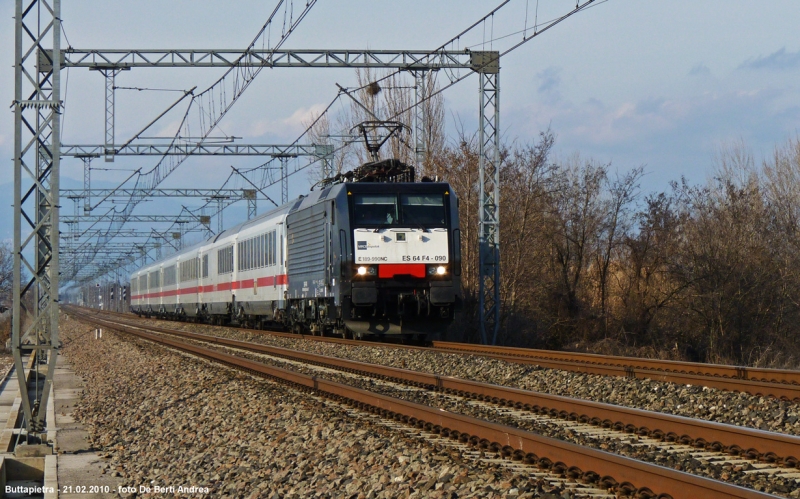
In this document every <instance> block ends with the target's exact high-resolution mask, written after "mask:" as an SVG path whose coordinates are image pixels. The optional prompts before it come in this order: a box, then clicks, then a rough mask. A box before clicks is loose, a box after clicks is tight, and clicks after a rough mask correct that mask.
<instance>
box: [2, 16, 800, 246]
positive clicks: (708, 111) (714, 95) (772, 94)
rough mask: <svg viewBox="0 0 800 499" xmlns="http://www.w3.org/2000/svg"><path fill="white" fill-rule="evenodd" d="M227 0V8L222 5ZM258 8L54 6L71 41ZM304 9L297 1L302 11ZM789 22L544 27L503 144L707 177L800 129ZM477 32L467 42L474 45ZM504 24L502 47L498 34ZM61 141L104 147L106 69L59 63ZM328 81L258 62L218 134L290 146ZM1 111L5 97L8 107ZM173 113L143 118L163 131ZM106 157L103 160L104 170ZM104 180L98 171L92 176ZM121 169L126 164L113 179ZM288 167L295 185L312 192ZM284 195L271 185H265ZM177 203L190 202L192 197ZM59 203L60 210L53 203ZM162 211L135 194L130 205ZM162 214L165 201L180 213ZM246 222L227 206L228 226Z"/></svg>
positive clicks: (175, 84)
mask: <svg viewBox="0 0 800 499" xmlns="http://www.w3.org/2000/svg"><path fill="white" fill-rule="evenodd" d="M497 3H499V1H498V2H492V3H489V2H477V1H413V0H412V1H405V2H374V1H373V2H367V1H349V2H331V1H327V0H320V1H319V2H318V4H317V5H316V6H315V7H314V8H313V10H312V11H311V13H310V14H309V16H308V17H307V18H306V19H305V20H304V21H303V23H302V24H301V26H300V28H299V29H298V31H297V32H296V33H294V34H293V35H292V37H291V38H290V40H289V42H287V44H286V45H285V47H287V48H367V47H368V48H372V49H433V48H435V47H437V46H438V45H439V44H441V43H442V42H444V41H446V40H447V39H449V38H450V37H452V36H453V35H455V34H456V33H458V32H459V31H460V30H461V29H463V28H465V27H466V26H468V25H469V24H471V23H472V22H474V21H475V20H477V19H478V18H480V17H481V16H482V15H483V14H485V13H486V12H488V11H489V10H490V9H491V8H492V7H493V6H494V5H495V4H497ZM13 4H14V2H11V1H8V2H2V5H0V19H3V20H4V21H2V23H3V24H0V26H4V28H0V46H2V47H6V50H4V51H2V52H0V68H2V70H0V94H2V95H4V96H6V102H8V103H10V102H11V99H12V98H13V74H14V73H13V67H12V66H13V50H12V47H13V20H12V16H13V7H14V5H13ZM232 4H233V5H235V6H236V8H235V9H233V8H231V5H232ZM570 5H573V6H574V3H572V2H569V1H563V0H550V1H547V0H540V1H539V2H538V9H537V2H535V0H528V1H519V0H518V1H512V2H510V4H509V5H507V6H506V7H504V9H503V11H501V13H500V14H498V15H497V16H496V17H495V19H494V22H493V23H492V24H487V26H486V31H485V33H486V38H491V35H492V34H493V35H494V36H495V37H497V36H500V35H503V34H506V33H513V32H516V31H518V30H521V29H523V28H524V27H525V16H526V13H527V17H528V24H527V26H528V27H530V25H531V24H532V22H533V18H534V15H538V17H539V19H540V20H541V19H547V18H548V17H551V16H553V15H555V14H556V13H563V12H565V11H567V10H569V8H570ZM273 6H274V4H273V3H270V2H255V1H239V2H235V3H231V2H220V1H191V2H190V1H186V0H160V1H158V2H156V1H151V0H141V1H138V2H99V1H89V0H81V1H76V0H63V1H62V17H63V19H64V28H65V32H66V37H67V38H68V40H69V43H70V44H71V45H73V46H74V47H78V48H244V47H246V46H247V44H248V43H249V42H250V40H251V39H252V37H253V36H254V35H255V33H256V32H257V31H258V29H259V28H260V26H261V24H262V23H263V22H264V20H265V19H266V16H267V14H268V12H269V11H270V10H271V9H272V8H273ZM299 8H300V7H299V6H295V9H296V10H299ZM798 21H800V14H798V10H797V3H796V2H790V1H788V0H786V1H770V2H757V1H755V0H747V1H745V0H727V1H722V0H706V1H703V2H697V1H688V0H673V1H670V2H653V1H642V0H608V1H607V2H604V3H602V4H599V5H598V6H596V7H593V8H591V9H589V10H588V11H586V12H584V13H581V14H579V15H578V16H576V17H574V18H571V19H569V20H567V21H566V22H564V23H563V24H561V25H559V26H557V27H555V28H553V29H552V30H551V31H549V32H546V33H544V34H542V35H541V36H539V37H537V38H535V39H534V40H533V41H531V42H529V43H528V44H526V45H524V46H522V47H521V48H519V49H517V50H516V51H515V52H513V53H511V54H510V55H508V56H506V57H504V59H503V60H502V61H501V66H502V71H501V76H500V83H501V98H500V102H501V118H500V119H501V129H502V132H503V137H504V138H505V139H506V140H509V141H517V142H520V143H525V142H528V141H531V140H533V139H534V138H535V137H536V135H537V134H538V133H539V131H540V130H542V129H545V128H547V127H548V126H550V127H551V128H552V129H553V131H554V132H555V133H556V135H557V137H558V140H557V144H556V153H557V155H559V156H568V155H570V154H572V153H574V152H579V153H580V154H581V156H582V157H584V158H593V159H595V160H597V161H600V162H610V163H611V164H612V166H613V167H616V168H618V169H620V170H623V171H624V170H627V169H630V168H633V167H637V166H640V165H644V166H645V171H646V172H647V176H646V177H645V179H644V180H643V185H642V187H643V189H644V190H645V191H654V190H660V189H666V188H667V185H668V182H669V181H670V180H676V179H679V178H680V177H681V176H686V177H687V178H688V179H689V180H690V181H691V182H695V183H698V182H704V181H705V179H706V178H707V177H708V176H709V175H710V174H711V172H712V169H713V163H714V155H715V151H716V150H717V149H718V148H720V147H724V145H725V144H727V143H731V142H735V141H739V140H743V141H744V143H745V144H746V145H747V146H748V147H750V148H751V150H752V151H753V153H754V155H755V156H756V158H761V157H768V156H769V155H770V154H771V151H772V149H773V148H774V147H775V146H776V145H780V144H782V143H784V142H785V141H786V140H787V139H788V138H792V137H795V136H796V135H797V131H798V128H800V37H798V35H797V28H796V26H797V24H798ZM483 33H484V32H483V31H481V32H480V33H479V34H478V35H476V36H472V37H471V38H468V39H465V40H463V44H462V45H461V46H462V47H464V46H468V45H471V44H473V43H479V42H482V41H483V36H484V35H483ZM518 38H519V36H517V37H516V38H514V37H513V36H512V37H510V38H508V39H506V40H504V41H501V42H497V43H498V44H499V45H501V46H507V45H508V44H509V43H511V41H513V40H516V39H518ZM220 74H221V71H219V70H201V69H192V70H133V71H130V72H125V73H123V74H122V75H121V76H120V77H119V78H118V80H117V85H120V86H139V87H159V88H176V89H187V88H191V87H193V86H195V85H197V86H198V88H199V89H203V88H205V87H206V86H208V85H209V84H210V83H211V82H213V81H214V80H215V79H216V78H217V77H219V75H220ZM64 76H65V84H64V87H65V90H66V114H65V121H64V134H63V137H62V141H63V142H65V143H98V144H99V143H102V141H103V79H102V77H101V76H100V75H98V74H97V73H95V72H89V71H83V70H70V73H69V76H68V82H67V75H66V74H65V75H64ZM336 83H340V84H342V85H344V86H354V85H355V76H354V74H353V72H351V71H347V70H307V69H302V70H265V71H262V73H261V74H260V75H259V76H258V78H257V79H256V81H255V82H254V83H253V85H252V86H251V87H250V88H249V89H248V90H247V92H246V93H245V95H244V96H243V98H242V99H241V100H240V102H238V103H237V105H236V106H235V107H234V108H233V110H232V111H231V112H230V113H229V115H228V116H227V117H226V118H225V120H224V121H223V123H222V129H223V130H224V132H225V133H227V134H231V135H235V136H238V137H244V139H243V141H246V142H259V143H285V142H290V141H292V140H294V139H295V137H296V136H297V135H298V133H299V132H300V131H302V129H303V124H302V123H303V120H304V119H305V118H307V116H308V115H309V112H310V111H311V110H318V109H321V108H322V107H324V106H326V105H327V104H328V102H330V100H331V99H332V98H333V97H334V96H335V95H336V85H335V84H336ZM477 85H478V83H477V79H476V78H475V77H470V78H468V79H467V80H465V81H464V82H462V83H460V84H459V85H457V86H456V87H453V88H452V89H450V90H448V91H447V92H446V93H445V105H446V110H447V115H448V120H449V124H448V127H449V129H450V130H452V129H454V126H453V122H454V120H455V119H458V120H461V121H462V122H463V123H464V124H465V125H466V126H467V127H472V128H474V127H475V126H476V124H477V112H478V105H477V99H478V92H477ZM175 97H176V94H174V93H153V92H132V91H128V92H123V91H119V92H118V94H117V136H118V137H122V138H125V139H127V137H129V136H130V135H131V134H133V133H135V132H136V131H138V130H139V128H141V127H142V126H143V125H144V124H145V123H147V122H148V121H149V120H150V119H152V118H153V117H155V116H156V115H157V114H158V113H159V112H161V110H163V109H164V108H165V107H166V105H168V103H170V102H171V101H172V100H174V99H175ZM7 109H8V108H7ZM177 119H178V115H177V114H171V115H168V116H167V117H166V119H165V120H164V122H163V123H162V124H159V125H158V126H157V127H156V129H155V130H154V132H155V133H159V132H160V133H164V132H166V131H168V130H169V129H170V126H171V125H172V126H174V123H175V121H176V120H177ZM12 127H13V115H12V113H11V112H10V110H9V112H8V113H7V114H6V117H5V118H4V119H2V120H0V155H2V157H4V158H7V162H6V167H5V168H3V169H2V170H1V171H2V174H0V189H6V190H7V189H8V187H10V185H11V180H12V172H13V170H12V162H11V161H10V159H11V158H12V156H13V128H12ZM154 163H155V158H150V159H137V160H127V161H123V160H118V161H117V162H116V163H114V166H115V167H116V168H121V169H125V168H138V167H144V168H145V169H148V167H150V166H152V165H153V164H154ZM259 163H260V161H259V160H258V159H236V158H229V159H225V160H222V159H221V158H206V159H203V158H192V159H190V160H189V161H187V162H186V163H185V164H184V165H182V166H181V167H180V168H179V169H178V171H176V172H175V173H174V174H173V175H172V176H171V177H169V178H168V179H167V181H166V182H165V183H164V184H163V186H165V187H167V186H169V187H176V186H195V187H217V186H218V185H219V183H220V182H221V181H222V180H224V178H225V177H227V175H228V173H229V172H230V168H229V165H235V166H237V167H247V166H255V165H256V164H259ZM98 166H101V165H98ZM62 167H63V175H62V184H63V185H64V186H65V187H75V186H78V185H80V182H81V163H80V161H78V160H74V159H73V160H64V161H63V162H62ZM97 175H98V177H97V182H96V184H95V185H96V186H98V187H99V186H104V185H108V186H112V185H113V184H114V178H115V177H114V174H112V173H102V172H98V174H97ZM102 175H106V176H105V177H102ZM116 175H117V176H120V175H126V173H125V172H120V173H118V174H116ZM308 186H309V182H308V179H307V178H306V177H304V176H302V175H301V176H297V177H296V178H293V179H292V183H291V193H292V196H295V195H297V194H300V193H302V192H304V191H305V190H307V189H308ZM268 194H270V195H271V196H272V197H278V198H279V196H280V194H279V191H278V190H277V189H274V188H273V190H271V191H268ZM190 203H191V201H187V202H186V203H184V204H190ZM65 209H66V211H67V212H71V205H69V204H65ZM154 210H160V211H164V210H166V211H171V210H172V208H171V206H165V205H163V204H161V205H156V204H154V203H153V204H150V205H148V203H144V204H143V206H142V207H141V208H140V209H139V212H140V213H148V212H153V211H154ZM174 211H177V208H175V210H174ZM11 214H12V212H11V209H10V207H9V206H7V203H5V206H0V239H8V238H10V237H11V227H12V225H11ZM241 216H243V210H239V211H238V212H237V211H235V210H234V211H231V214H230V216H227V215H226V222H227V221H230V222H233V221H235V220H236V218H237V217H241Z"/></svg>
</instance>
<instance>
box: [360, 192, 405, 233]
mask: <svg viewBox="0 0 800 499" xmlns="http://www.w3.org/2000/svg"><path fill="white" fill-rule="evenodd" d="M355 212H356V223H357V224H359V225H361V224H364V225H375V224H389V225H391V224H393V223H395V222H396V221H397V197H396V196H395V195H393V194H388V195H386V194H356V195H355Z"/></svg>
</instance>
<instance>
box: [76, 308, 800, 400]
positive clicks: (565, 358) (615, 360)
mask: <svg viewBox="0 0 800 499" xmlns="http://www.w3.org/2000/svg"><path fill="white" fill-rule="evenodd" d="M67 310H73V311H77V310H80V309H77V308H75V307H69V308H67ZM88 313H96V311H93V312H88ZM104 314H112V315H117V316H122V317H125V318H127V320H133V319H134V316H132V315H130V314H119V313H109V312H104ZM249 331H253V332H255V331H256V330H249ZM259 332H260V333H262V334H263V333H266V334H270V335H275V336H285V337H288V338H297V337H298V336H297V335H296V334H292V333H284V332H276V331H263V330H259ZM304 338H306V339H308V340H311V341H323V342H330V343H340V344H347V345H363V344H364V343H363V342H360V341H355V340H346V339H342V338H328V337H320V336H304ZM370 344H374V343H370ZM384 345H385V346H386V348H406V349H426V350H430V351H436V352H442V353H465V354H472V355H482V356H486V357H490V358H495V359H499V360H504V361H507V362H515V363H521V364H533V365H537V366H540V367H546V368H550V369H560V370H564V371H572V372H581V373H586V374H599V375H604V376H622V377H628V378H649V379H653V380H656V381H664V382H668V383H677V384H683V385H699V386H708V387H711V388H718V389H721V390H728V391H732V392H743V393H749V394H752V395H758V396H766V397H775V398H778V399H781V400H788V401H794V402H800V371H793V370H788V369H761V368H749V367H736V366H726V365H717V364H703V363H694V362H680V361H671V360H657V359H640V358H636V357H618V356H612V355H597V354H587V353H575V352H557V351H552V350H534V349H527V348H514V347H497V346H487V345H475V344H470V343H453V342H447V341H434V342H432V344H431V346H430V347H419V346H407V345H396V344H384Z"/></svg>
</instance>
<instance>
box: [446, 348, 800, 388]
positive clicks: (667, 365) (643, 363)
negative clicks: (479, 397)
mask: <svg viewBox="0 0 800 499" xmlns="http://www.w3.org/2000/svg"><path fill="white" fill-rule="evenodd" d="M433 346H434V348H439V349H444V350H454V351H459V352H471V353H487V354H491V355H503V356H511V357H524V358H536V359H553V360H562V361H568V362H582V363H586V364H590V365H603V366H618V367H631V368H633V369H646V370H653V371H664V372H668V373H679V374H689V375H701V376H712V377H722V378H732V379H744V380H750V381H761V382H769V383H786V384H796V385H800V371H795V370H791V369H769V368H758V367H742V366H731V365H724V364H707V363H700V362H685V361H679V360H658V359H644V358H638V357H624V356H610V355H600V354H592V353H581V352H558V351H554V350H537V349H530V348H517V347H498V346H487V345H474V344H470V343H454V342H447V341H434V342H433Z"/></svg>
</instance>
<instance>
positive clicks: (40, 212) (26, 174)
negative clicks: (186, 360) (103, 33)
mask: <svg viewBox="0 0 800 499" xmlns="http://www.w3.org/2000/svg"><path fill="white" fill-rule="evenodd" d="M60 17H61V1H60V0H28V1H23V0H17V1H16V11H15V15H14V25H15V43H14V46H15V55H14V105H13V108H14V282H13V306H12V328H11V348H12V352H13V355H14V364H15V367H16V371H17V379H18V380H19V389H20V395H21V397H22V408H23V411H24V417H25V422H24V424H25V428H26V430H27V431H28V434H29V435H35V434H39V433H41V432H43V431H44V424H45V411H44V408H45V407H46V405H47V398H48V396H49V394H50V388H51V385H52V380H53V373H54V371H55V364H56V354H57V352H56V349H57V344H58V283H59V281H58V273H59V251H58V245H59V237H58V233H59V232H58V229H59V224H58V209H59V197H58V191H59V189H58V187H59V159H60V154H59V140H60V135H59V134H60V130H59V123H60V112H61V109H62V106H61V99H60V84H61V80H60V76H61V61H60V59H57V60H52V59H50V58H48V56H47V53H46V52H45V49H50V50H51V53H59V52H60V40H61V24H60ZM23 268H25V269H26V270H27V271H28V272H29V273H30V278H28V277H27V276H26V281H25V282H23V281H22V279H23V275H22V269H23ZM28 354H30V355H37V357H38V362H36V363H35V364H34V367H33V369H35V371H36V372H35V374H34V377H35V378H37V381H38V380H40V379H41V377H42V376H43V377H44V384H43V385H42V389H41V392H39V391H38V388H37V389H36V391H35V392H34V393H29V391H28V386H27V383H26V380H25V372H24V366H23V356H24V355H28ZM43 367H44V369H45V370H44V372H43V373H42V372H40V369H42V368H43ZM35 386H38V384H37V385H35Z"/></svg>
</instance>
